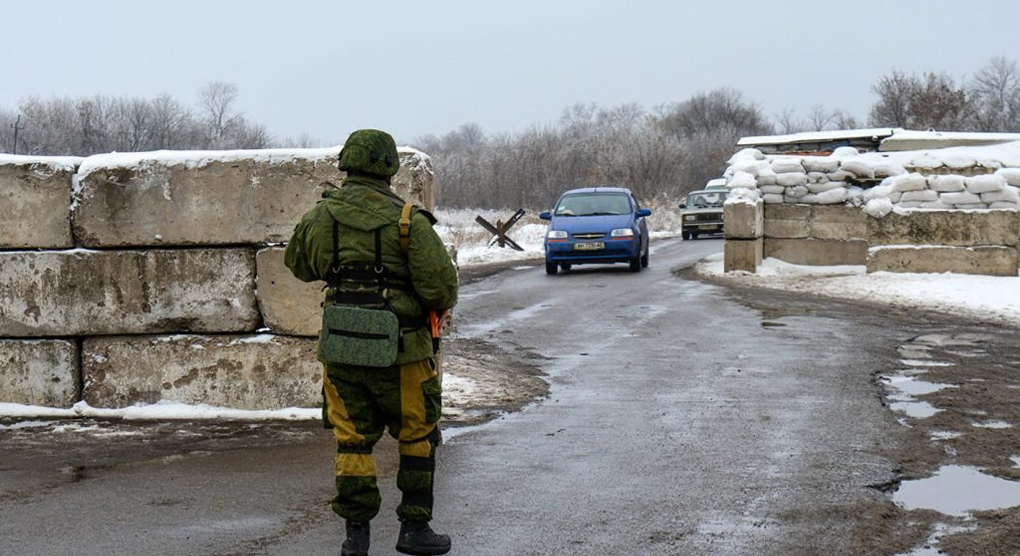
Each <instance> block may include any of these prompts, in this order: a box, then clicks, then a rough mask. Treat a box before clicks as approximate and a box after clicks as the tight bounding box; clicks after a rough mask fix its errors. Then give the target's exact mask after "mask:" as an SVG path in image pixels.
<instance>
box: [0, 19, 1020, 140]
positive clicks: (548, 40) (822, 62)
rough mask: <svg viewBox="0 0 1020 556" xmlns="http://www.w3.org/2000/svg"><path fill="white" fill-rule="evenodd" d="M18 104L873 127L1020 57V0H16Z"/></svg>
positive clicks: (388, 124)
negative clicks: (595, 111)
mask: <svg viewBox="0 0 1020 556" xmlns="http://www.w3.org/2000/svg"><path fill="white" fill-rule="evenodd" d="M0 14H3V17H2V20H3V22H4V23H3V27H4V30H3V34H2V37H3V47H2V48H0V83H2V86H0V107H3V108H6V109H14V108H16V105H17V102H18V100H20V99H22V98H25V97H27V96H32V95H38V96H42V97H49V96H52V95H57V96H65V95H70V96H80V95H93V94H105V95H113V96H136V95H137V96H147V97H151V96H155V95H157V94H159V93H163V92H166V93H169V94H171V95H172V96H174V97H175V98H177V99H178V100H180V101H182V102H186V103H188V104H191V103H193V101H194V99H195V93H196V91H197V90H198V89H199V88H200V87H201V86H202V85H204V84H206V83H208V82H210V81H214V80H222V81H229V82H232V83H235V84H236V85H237V86H238V88H239V92H240V98H239V105H238V106H239V108H240V109H241V110H242V111H243V112H244V114H245V115H246V116H247V117H248V118H250V119H251V120H253V121H255V122H258V123H262V124H264V125H265V126H266V127H267V128H268V129H269V131H270V132H271V133H272V134H273V135H274V136H276V137H279V138H282V137H285V136H288V135H289V136H296V135H297V134H299V133H301V132H307V133H308V134H310V135H312V136H313V137H316V138H319V139H321V140H323V141H325V142H327V143H337V142H339V141H342V140H343V138H344V137H346V135H347V133H348V132H350V131H351V130H353V129H357V128H360V127H378V128H382V129H386V130H389V131H391V132H392V133H393V134H394V135H395V136H396V137H397V138H398V140H399V141H401V142H410V141H412V140H413V139H414V138H416V137H419V136H421V135H425V134H429V133H434V134H437V135H441V134H443V133H446V132H448V131H450V130H452V129H454V128H456V127H458V126H459V125H461V124H463V123H467V122H475V123H478V124H480V125H481V126H482V127H483V129H484V130H485V131H486V132H488V133H496V132H501V131H509V132H512V131H521V130H524V129H526V128H528V127H529V126H531V125H534V124H544V123H550V122H555V121H556V120H557V119H558V118H559V116H560V113H561V112H562V110H563V109H564V108H565V107H567V106H569V105H571V104H574V103H577V102H584V103H589V102H594V103H596V104H598V105H600V106H605V107H608V106H612V105H616V104H621V103H626V102H636V103H639V104H641V105H642V106H644V107H645V108H651V107H653V106H654V105H656V104H659V103H664V102H672V101H682V100H684V99H686V98H688V97H689V96H691V95H692V94H695V93H697V92H699V91H705V90H709V89H712V88H715V87H720V86H729V87H733V88H735V89H738V90H740V91H742V92H743V93H744V95H745V97H746V98H748V99H750V100H753V101H755V102H757V103H758V104H759V105H760V106H761V107H762V108H763V110H764V111H765V113H766V114H768V115H769V116H773V115H775V114H778V113H779V112H780V111H782V110H784V109H794V110H796V111H797V112H798V113H799V114H800V115H802V116H804V115H806V114H807V112H808V110H809V109H810V108H811V107H812V106H814V105H818V104H821V105H824V106H825V107H826V108H828V109H836V108H839V109H843V110H846V111H849V112H850V113H852V114H854V115H856V116H858V117H860V118H862V119H864V118H866V116H867V110H868V107H869V106H870V104H871V102H872V101H873V97H872V93H871V91H870V87H871V85H872V83H874V82H875V80H876V79H878V78H879V77H880V76H882V75H885V74H888V73H889V72H890V71H892V70H895V69H900V70H904V71H907V72H918V73H920V72H923V71H927V70H934V71H944V72H946V73H948V74H949V75H951V76H953V77H955V78H961V77H964V76H967V75H970V74H972V73H973V72H974V71H975V70H977V69H979V68H980V67H982V66H984V65H985V64H987V63H988V61H989V60H990V59H991V58H992V57H993V56H1005V57H1007V58H1011V59H1020V47H1018V45H1020V41H1018V39H1017V32H1016V28H1017V21H1020V2H1016V1H1015V0H984V1H972V2H970V1H963V0H956V1H946V0H923V1H915V0H906V1H904V0H897V1H892V0H886V1H875V0H854V1H852V2H823V1H818V0H812V1H806V2H784V1H780V0H773V1H772V2H766V1H746V0H739V1H714V2H712V1H709V2H706V1H698V2H692V1H672V2H671V1H665V0H663V1H652V0H630V1H619V2H608V1H600V0H561V1H556V0H545V1H541V0H515V1H512V2H509V1H508V2H486V1H484V0H449V1H447V0H433V1H430V2H410V1H404V2H380V1H378V0H362V1H359V2H350V1H347V0H343V1H326V0H321V1H314V0H292V1H286V2H283V1H277V2H274V1H267V0H249V1H246V2H234V1H229V2H228V1H216V0H203V1H194V0H173V1H168V2H160V3H155V2H139V1H137V0H135V1H107V2H101V1H93V2H85V1H50V0H34V1H28V0H6V1H3V2H0Z"/></svg>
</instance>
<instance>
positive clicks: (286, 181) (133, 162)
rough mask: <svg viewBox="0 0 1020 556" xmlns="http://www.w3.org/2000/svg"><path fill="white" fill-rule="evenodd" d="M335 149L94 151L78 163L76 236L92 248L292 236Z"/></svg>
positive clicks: (334, 175)
mask: <svg viewBox="0 0 1020 556" xmlns="http://www.w3.org/2000/svg"><path fill="white" fill-rule="evenodd" d="M337 152H338V150H337V149H329V150H326V149H295V150H280V151H275V150H263V151H223V152H200V151H199V152H194V153H189V152H179V153H178V152H171V153H166V152H158V153H130V154H126V155H116V154H113V155H96V156H92V157H89V158H87V159H85V161H84V162H83V163H82V166H81V168H80V169H79V182H80V194H79V200H78V210H77V211H76V212H75V214H74V219H73V225H74V231H75V236H76V237H77V238H78V241H79V242H80V244H82V245H84V246H88V247H121V246H160V245H173V246H179V245H237V244H243V243H269V242H281V241H286V240H287V239H289V238H290V234H291V233H292V232H293V231H294V225H295V224H296V223H297V222H298V221H299V220H300V219H301V215H302V214H303V213H304V212H305V211H306V210H308V208H309V207H311V206H312V205H314V204H315V202H316V201H317V200H318V199H319V198H320V195H321V193H322V191H323V190H324V189H325V188H327V187H329V185H328V184H327V182H333V183H337V184H339V183H340V178H341V174H340V172H339V170H337V169H336V154H337Z"/></svg>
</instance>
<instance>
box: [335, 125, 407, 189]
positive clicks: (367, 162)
mask: <svg viewBox="0 0 1020 556" xmlns="http://www.w3.org/2000/svg"><path fill="white" fill-rule="evenodd" d="M337 166H338V167H339V168H340V169H341V170H343V171H345V172H360V173H362V174H371V175H373V176H380V177H384V178H388V177H391V176H393V175H394V174H396V173H397V170H398V169H399V168H400V157H399V156H397V144H396V143H395V142H394V141H393V137H392V136H391V135H390V134H389V133H386V132H385V131H379V130H378V129H359V130H357V131H355V132H354V133H352V134H351V136H350V137H348V138H347V142H346V143H344V148H343V149H341V150H340V163H339V164H338V165H337Z"/></svg>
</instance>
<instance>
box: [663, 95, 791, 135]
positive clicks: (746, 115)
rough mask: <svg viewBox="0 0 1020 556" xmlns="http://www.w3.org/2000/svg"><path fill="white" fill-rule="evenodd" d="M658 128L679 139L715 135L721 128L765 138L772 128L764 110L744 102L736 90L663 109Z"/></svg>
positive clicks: (699, 96) (694, 99) (691, 99)
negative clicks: (763, 112)
mask: <svg viewBox="0 0 1020 556" xmlns="http://www.w3.org/2000/svg"><path fill="white" fill-rule="evenodd" d="M655 119H656V121H657V123H658V125H659V126H660V127H661V128H662V129H664V130H666V131H668V132H671V133H673V134H674V135H676V137H677V138H678V139H683V138H686V137H695V136H698V135H703V134H713V133H716V132H718V131H719V130H720V129H722V128H726V129H729V130H731V131H732V133H733V134H735V135H738V136H740V135H766V134H769V133H771V132H772V125H771V124H769V122H768V120H767V119H766V118H765V116H764V115H763V114H762V112H761V109H759V108H758V106H757V105H756V104H754V103H751V102H745V101H744V99H743V95H742V94H741V93H740V92H739V91H736V90H734V89H727V88H722V89H715V90H712V91H709V92H707V93H700V94H697V95H695V96H693V97H691V98H690V99H688V100H686V101H684V102H681V103H677V104H673V105H668V106H665V107H662V108H660V110H659V114H658V116H657V117H656V118H655Z"/></svg>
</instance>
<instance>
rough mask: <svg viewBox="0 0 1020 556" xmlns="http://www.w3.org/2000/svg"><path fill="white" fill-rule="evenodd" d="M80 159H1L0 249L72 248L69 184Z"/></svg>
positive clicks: (10, 156) (24, 157)
mask: <svg viewBox="0 0 1020 556" xmlns="http://www.w3.org/2000/svg"><path fill="white" fill-rule="evenodd" d="M80 162H81V159H80V158H72V157H52V156H15V155H0V214H2V215H3V216H2V217H0V249H23V248H41V249H62V248H66V247H72V246H73V245H74V240H73V239H72V237H71V181H72V176H73V175H74V172H75V170H76V169H77V167H78V164H79V163H80Z"/></svg>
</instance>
